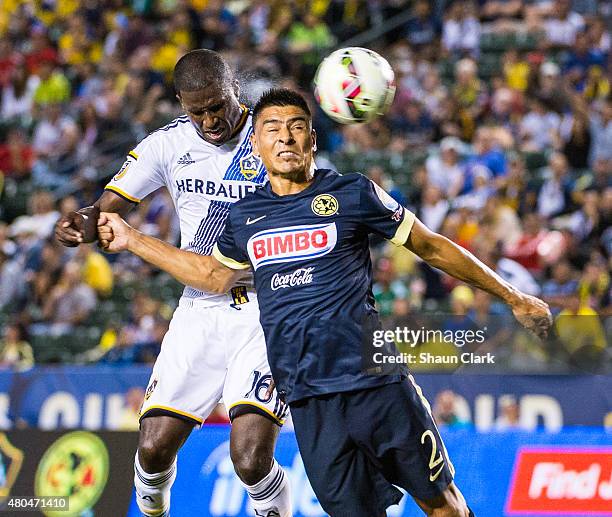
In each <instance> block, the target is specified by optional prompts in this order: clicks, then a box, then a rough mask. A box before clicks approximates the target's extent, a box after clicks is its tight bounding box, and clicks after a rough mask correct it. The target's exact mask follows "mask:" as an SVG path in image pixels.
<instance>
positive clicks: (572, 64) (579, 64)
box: [563, 31, 606, 91]
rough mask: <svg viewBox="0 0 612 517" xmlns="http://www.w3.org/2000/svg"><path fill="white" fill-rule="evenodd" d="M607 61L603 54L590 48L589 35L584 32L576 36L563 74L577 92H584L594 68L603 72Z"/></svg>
mask: <svg viewBox="0 0 612 517" xmlns="http://www.w3.org/2000/svg"><path fill="white" fill-rule="evenodd" d="M605 60H606V56H605V55H604V53H603V52H601V51H600V50H596V49H593V48H590V40H589V35H588V34H587V32H586V31H582V32H579V33H578V34H577V35H576V41H575V42H574V44H573V46H572V49H571V50H570V52H569V54H568V56H567V58H566V60H565V62H564V64H563V73H564V75H565V77H566V78H567V79H568V80H569V81H570V82H571V84H572V85H573V86H574V88H575V89H576V90H578V91H584V87H585V82H586V79H587V76H588V75H589V73H590V71H591V70H592V68H594V67H597V68H599V69H600V70H602V69H603V68H604V66H605Z"/></svg>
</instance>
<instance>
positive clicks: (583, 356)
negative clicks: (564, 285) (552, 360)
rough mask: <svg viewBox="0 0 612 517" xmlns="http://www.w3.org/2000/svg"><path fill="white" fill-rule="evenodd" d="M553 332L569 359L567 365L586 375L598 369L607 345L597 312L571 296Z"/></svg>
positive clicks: (576, 297) (558, 317) (556, 320)
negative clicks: (584, 372) (580, 370)
mask: <svg viewBox="0 0 612 517" xmlns="http://www.w3.org/2000/svg"><path fill="white" fill-rule="evenodd" d="M555 330H556V332H557V335H558V336H559V339H560V340H561V343H562V344H563V346H564V347H565V350H566V351H567V352H568V354H569V355H570V364H572V365H573V366H575V367H577V368H579V369H583V368H586V369H588V370H589V371H593V369H599V368H600V367H601V359H602V353H603V351H604V350H605V349H606V346H607V342H606V336H605V332H604V328H603V325H602V324H601V321H600V319H599V315H598V314H597V311H595V310H594V309H592V308H591V307H589V306H588V305H583V304H581V303H580V298H579V297H578V296H570V297H568V298H567V301H566V308H565V309H563V310H562V311H561V312H560V313H559V315H558V316H557V318H556V319H555Z"/></svg>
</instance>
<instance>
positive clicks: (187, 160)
mask: <svg viewBox="0 0 612 517" xmlns="http://www.w3.org/2000/svg"><path fill="white" fill-rule="evenodd" d="M176 163H177V164H178V165H190V164H192V163H195V160H193V159H192V158H191V154H189V153H187V154H184V155H183V156H181V157H180V158H179V160H178V162H176Z"/></svg>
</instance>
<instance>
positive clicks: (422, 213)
mask: <svg viewBox="0 0 612 517" xmlns="http://www.w3.org/2000/svg"><path fill="white" fill-rule="evenodd" d="M449 208H450V206H449V203H448V201H447V200H446V199H444V197H443V196H442V192H441V191H440V189H439V188H438V187H436V186H434V185H428V186H427V187H425V191H424V192H423V199H422V204H421V207H420V209H419V211H418V214H417V215H418V217H419V219H420V220H421V221H423V224H425V225H426V226H427V227H428V228H429V229H431V231H433V232H437V231H438V230H439V229H440V227H441V226H442V222H443V221H444V218H445V217H446V214H447V213H448V210H449Z"/></svg>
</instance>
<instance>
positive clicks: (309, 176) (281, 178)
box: [268, 167, 315, 196]
mask: <svg viewBox="0 0 612 517" xmlns="http://www.w3.org/2000/svg"><path fill="white" fill-rule="evenodd" d="M314 171H315V169H314V167H311V168H310V169H304V170H303V171H300V172H298V173H296V174H295V175H281V174H274V173H270V172H268V179H269V180H270V185H271V186H272V191H273V192H274V193H275V194H276V195H278V196H289V195H291V194H299V193H300V192H302V190H304V189H306V188H308V186H309V185H310V184H311V183H312V182H313V181H314Z"/></svg>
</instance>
